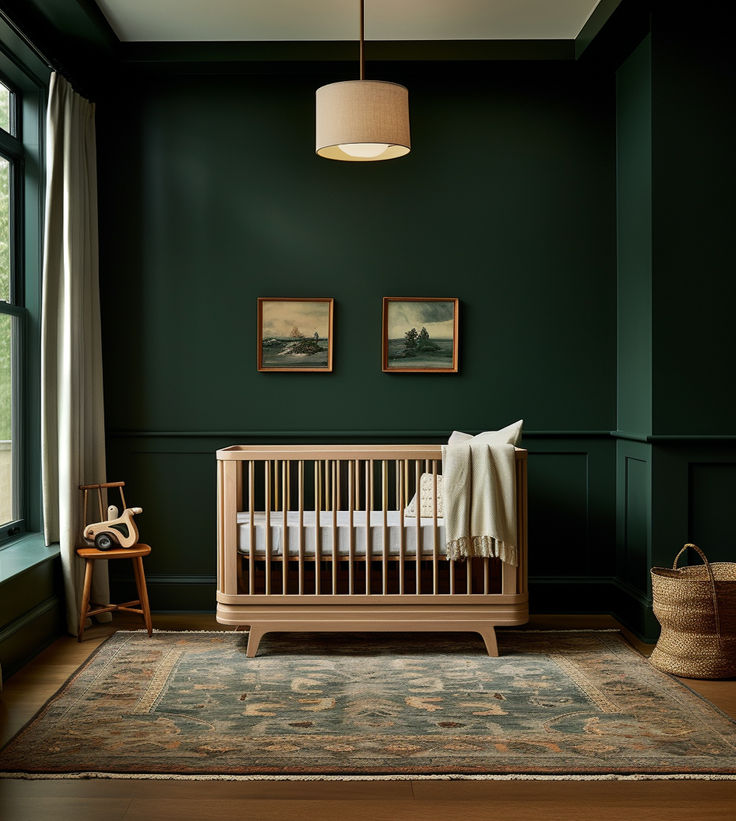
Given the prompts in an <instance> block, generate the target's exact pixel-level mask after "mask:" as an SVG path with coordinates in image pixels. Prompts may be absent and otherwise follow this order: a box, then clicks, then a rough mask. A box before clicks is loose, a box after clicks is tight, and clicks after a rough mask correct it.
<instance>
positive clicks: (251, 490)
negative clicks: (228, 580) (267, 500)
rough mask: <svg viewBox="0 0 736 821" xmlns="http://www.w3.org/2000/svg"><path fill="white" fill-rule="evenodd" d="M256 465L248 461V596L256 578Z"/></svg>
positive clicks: (250, 460)
mask: <svg viewBox="0 0 736 821" xmlns="http://www.w3.org/2000/svg"><path fill="white" fill-rule="evenodd" d="M255 498H256V463H255V462H254V461H253V460H252V459H249V460H248V519H249V521H250V525H249V526H250V556H249V557H248V594H249V595H250V596H252V595H253V585H254V583H255V576H256V559H255V556H256V523H255V522H254V521H253V520H254V518H255V515H256V502H255Z"/></svg>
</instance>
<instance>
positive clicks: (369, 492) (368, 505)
mask: <svg viewBox="0 0 736 821" xmlns="http://www.w3.org/2000/svg"><path fill="white" fill-rule="evenodd" d="M372 512H373V459H366V462H365V594H366V596H370V594H371V563H372V560H373V528H372V527H371V513H372Z"/></svg>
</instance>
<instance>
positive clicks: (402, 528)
mask: <svg viewBox="0 0 736 821" xmlns="http://www.w3.org/2000/svg"><path fill="white" fill-rule="evenodd" d="M396 467H397V468H398V470H399V484H398V487H397V488H396V494H397V496H398V497H399V595H400V596H403V595H404V569H405V568H404V550H405V548H406V524H405V522H404V505H405V504H406V497H405V495H404V488H405V481H406V474H407V473H408V471H409V462H408V460H405V459H397V460H396Z"/></svg>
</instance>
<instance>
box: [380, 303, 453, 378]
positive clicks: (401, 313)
mask: <svg viewBox="0 0 736 821" xmlns="http://www.w3.org/2000/svg"><path fill="white" fill-rule="evenodd" d="M458 304H459V303H458V300H457V299H444V298H439V297H398V296H385V297H384V298H383V351H382V354H383V357H382V363H383V365H382V369H383V371H384V372H393V371H396V372H399V371H401V372H403V373H412V372H413V373H457V331H458Z"/></svg>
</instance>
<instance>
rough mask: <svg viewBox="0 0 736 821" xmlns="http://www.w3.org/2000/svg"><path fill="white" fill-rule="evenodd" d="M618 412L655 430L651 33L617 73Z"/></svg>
mask: <svg viewBox="0 0 736 821" xmlns="http://www.w3.org/2000/svg"><path fill="white" fill-rule="evenodd" d="M616 146H617V166H616V169H617V198H616V205H617V208H616V212H617V223H618V307H619V310H618V416H617V427H618V430H620V431H625V432H628V433H635V434H638V435H640V436H641V435H647V434H650V433H651V432H652V71H651V40H650V38H649V37H648V36H647V37H646V38H645V39H644V40H643V41H642V43H641V44H640V45H639V46H638V47H637V48H636V49H635V51H634V53H633V54H632V55H631V56H630V57H629V58H628V60H626V61H625V62H624V63H623V65H622V66H621V67H620V68H619V70H618V72H617V73H616Z"/></svg>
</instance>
